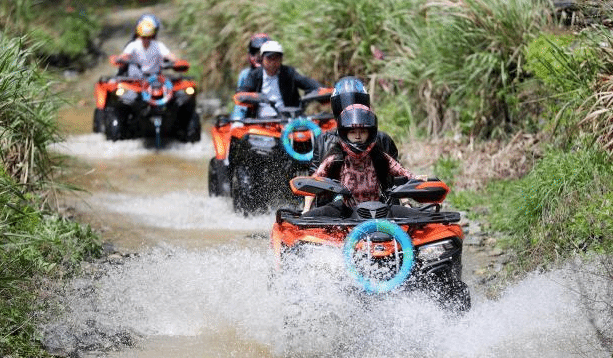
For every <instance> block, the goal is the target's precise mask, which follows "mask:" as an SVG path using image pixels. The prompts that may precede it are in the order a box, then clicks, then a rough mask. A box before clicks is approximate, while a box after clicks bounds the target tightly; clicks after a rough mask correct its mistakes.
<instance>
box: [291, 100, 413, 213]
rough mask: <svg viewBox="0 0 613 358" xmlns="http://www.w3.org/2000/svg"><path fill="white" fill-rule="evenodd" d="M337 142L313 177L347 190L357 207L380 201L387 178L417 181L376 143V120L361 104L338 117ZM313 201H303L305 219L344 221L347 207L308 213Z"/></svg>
mask: <svg viewBox="0 0 613 358" xmlns="http://www.w3.org/2000/svg"><path fill="white" fill-rule="evenodd" d="M337 130H338V138H339V140H338V141H337V142H336V143H334V145H333V146H332V147H331V148H330V150H329V151H328V153H327V154H326V157H325V158H324V160H323V161H322V163H321V165H320V166H319V167H318V168H317V170H316V171H315V173H313V176H316V177H326V178H332V179H337V180H339V181H340V182H341V184H343V185H344V186H346V187H347V188H348V189H349V190H350V191H351V193H352V194H353V198H354V199H355V200H356V203H360V202H364V201H376V200H380V197H381V193H382V192H383V191H384V190H385V189H387V188H388V187H389V183H390V178H394V177H399V176H404V177H407V178H409V179H414V178H418V177H417V176H416V175H414V174H413V173H411V172H410V171H408V170H407V169H405V168H403V167H402V165H400V163H398V161H396V160H395V159H394V158H392V157H391V156H390V155H389V154H387V153H385V152H384V150H383V148H382V147H381V145H380V144H379V143H378V141H377V133H378V120H377V116H376V115H375V113H374V112H373V111H372V110H371V109H370V108H369V107H367V106H365V105H363V104H352V105H349V106H348V107H346V108H345V109H344V110H343V111H342V112H341V113H340V115H339V116H338V125H337ZM313 199H314V198H313V197H306V198H305V206H304V210H303V215H304V216H332V217H339V216H340V217H347V216H349V215H350V214H351V208H350V203H347V202H345V201H344V200H336V201H332V202H331V203H328V204H326V205H324V206H321V207H317V208H315V209H312V210H310V209H311V205H312V203H313Z"/></svg>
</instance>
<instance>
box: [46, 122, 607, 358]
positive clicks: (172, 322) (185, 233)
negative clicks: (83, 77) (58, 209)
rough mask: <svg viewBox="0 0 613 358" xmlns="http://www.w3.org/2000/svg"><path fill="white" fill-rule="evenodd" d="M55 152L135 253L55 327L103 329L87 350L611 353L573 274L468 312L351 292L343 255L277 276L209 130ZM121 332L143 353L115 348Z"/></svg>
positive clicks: (78, 298) (98, 138)
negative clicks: (219, 181)
mask: <svg viewBox="0 0 613 358" xmlns="http://www.w3.org/2000/svg"><path fill="white" fill-rule="evenodd" d="M55 150H58V151H61V152H63V153H66V154H70V155H73V156H75V157H76V158H78V160H77V161H75V163H74V165H73V167H72V169H71V171H70V178H71V179H70V180H71V181H72V182H74V183H76V184H78V185H80V186H82V187H83V188H85V189H87V190H88V192H87V193H81V194H79V195H78V196H74V195H73V196H67V197H65V198H64V200H65V202H64V205H65V206H67V207H69V208H70V210H72V212H73V213H74V215H75V217H77V218H79V219H80V220H82V221H85V222H89V223H91V224H92V226H93V227H94V228H95V229H97V230H99V231H100V232H101V235H102V237H103V238H104V240H107V241H110V242H112V243H113V244H114V245H115V247H116V249H117V250H118V251H120V252H122V253H132V254H133V255H129V256H127V257H126V258H124V259H122V260H121V261H120V263H117V262H108V263H106V264H103V265H102V267H101V268H99V270H102V271H103V272H104V274H103V275H102V276H101V277H98V278H97V279H95V280H93V281H87V279H82V280H75V282H74V283H73V287H72V292H70V290H69V293H67V297H66V300H67V301H68V302H69V303H70V309H69V311H70V312H69V314H68V316H67V318H63V319H61V320H58V321H57V322H55V323H53V324H51V325H50V326H49V327H48V330H49V332H55V333H54V334H56V335H58V333H57V332H65V331H68V330H71V329H72V330H73V331H77V332H81V335H87V332H89V331H88V329H89V330H92V329H93V330H94V331H93V332H90V333H89V337H97V338H96V340H97V344H98V345H92V348H91V349H90V350H89V352H87V351H85V352H81V354H82V356H92V357H93V356H109V357H150V356H156V357H212V356H213V357H232V356H240V357H270V356H287V357H296V356H298V357H300V356H305V357H320V356H326V357H380V356H391V357H517V356H522V357H540V358H542V357H576V356H590V357H599V356H602V357H606V356H608V355H607V354H606V353H604V352H602V351H599V350H598V347H599V345H598V342H597V340H596V338H595V335H594V330H593V327H592V325H591V323H590V321H589V316H587V315H586V311H585V310H584V308H583V305H582V304H581V301H582V298H581V295H580V294H578V293H577V292H575V291H574V287H575V286H576V280H575V279H574V276H575V275H574V273H573V272H572V271H571V270H567V271H563V270H561V271H556V272H553V273H550V274H547V275H535V276H533V277H530V278H527V279H526V280H525V281H523V282H522V283H521V284H519V285H517V286H514V287H511V288H509V289H508V291H507V292H506V293H505V294H504V295H503V296H502V298H501V299H499V300H496V301H491V300H488V299H486V298H484V297H482V296H480V295H479V293H478V292H477V290H475V289H474V287H473V288H471V290H472V291H473V309H472V310H471V311H470V312H469V313H468V314H466V315H465V316H463V317H460V318H457V317H450V316H449V315H448V314H446V313H445V312H443V311H441V310H440V309H439V308H438V307H437V306H435V305H434V304H433V303H432V302H430V301H429V300H428V299H427V298H425V297H421V296H420V295H419V294H413V295H406V296H393V295H390V296H385V297H364V296H362V295H360V294H355V293H352V292H353V291H352V290H351V286H352V285H351V283H350V282H347V279H346V277H345V278H343V275H342V270H343V264H342V258H341V257H340V256H339V255H338V253H337V252H323V251H322V252H318V253H316V254H315V255H313V256H311V257H307V258H306V259H305V262H304V263H303V264H304V266H303V267H299V268H297V269H296V270H295V271H293V272H291V273H290V274H288V275H283V277H280V278H279V277H277V278H276V280H273V277H272V276H271V272H272V271H273V266H272V254H271V252H270V251H269V248H268V234H269V230H270V228H271V226H272V223H273V220H274V218H273V215H272V213H270V214H266V215H261V216H257V217H251V218H245V217H243V216H241V215H236V214H234V213H233V212H232V209H231V203H230V201H229V200H228V199H222V198H212V197H209V196H208V195H207V189H206V185H207V183H206V170H207V168H206V167H207V165H206V164H207V160H208V158H210V157H211V156H212V146H211V144H210V139H209V137H208V136H206V135H204V136H203V140H202V141H201V142H200V143H196V144H179V143H175V144H171V145H169V146H168V147H167V148H165V149H164V150H161V151H159V152H156V151H155V150H153V149H148V148H146V147H145V146H144V144H143V142H142V141H139V140H131V141H122V142H109V141H106V140H105V139H104V138H103V136H102V135H98V134H71V135H70V136H69V137H68V138H67V141H66V142H63V143H59V144H58V145H57V146H56V147H55ZM464 260H465V262H466V264H467V267H470V266H471V265H470V255H467V256H465V259H464ZM464 274H465V278H466V280H467V282H469V283H470V282H473V281H471V275H472V272H471V271H470V269H466V270H465V273H464ZM288 282H290V283H289V284H288ZM84 292H86V294H84ZM60 327H61V328H60ZM92 327H94V328H92ZM117 332H120V333H117ZM124 335H125V336H129V337H130V342H131V345H133V347H131V348H130V347H126V346H121V345H117V344H113V342H114V341H113V339H114V340H115V341H116V340H117V338H113V339H111V338H112V337H117V336H121V337H123V336H124ZM67 336H70V335H67ZM109 337H111V338H109ZM65 339H68V338H65ZM105 340H106V341H107V342H106V343H105ZM58 341H60V342H61V339H59V340H58ZM67 344H68V343H67ZM101 347H102V348H101ZM104 347H114V348H116V349H117V348H121V349H120V350H119V351H110V352H109V351H105V352H104V353H103V348H104ZM588 352H589V354H587V353H588Z"/></svg>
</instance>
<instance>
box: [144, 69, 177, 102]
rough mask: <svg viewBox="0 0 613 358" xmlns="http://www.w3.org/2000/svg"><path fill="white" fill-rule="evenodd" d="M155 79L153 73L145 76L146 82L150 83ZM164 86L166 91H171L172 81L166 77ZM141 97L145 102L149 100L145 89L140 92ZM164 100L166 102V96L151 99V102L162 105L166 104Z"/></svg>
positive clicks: (149, 97) (149, 96)
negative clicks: (147, 76)
mask: <svg viewBox="0 0 613 358" xmlns="http://www.w3.org/2000/svg"><path fill="white" fill-rule="evenodd" d="M156 80H157V76H155V75H153V76H149V78H147V82H149V83H150V84H153V82H155V81H156ZM164 88H166V90H167V91H169V92H172V82H171V81H170V79H168V78H167V79H166V81H164ZM142 97H143V101H145V102H149V101H150V100H151V95H150V94H149V93H147V92H146V91H143V92H142ZM166 102H168V98H166V96H164V97H162V98H160V99H158V100H155V101H153V104H155V105H156V106H159V107H161V106H163V105H165V104H166Z"/></svg>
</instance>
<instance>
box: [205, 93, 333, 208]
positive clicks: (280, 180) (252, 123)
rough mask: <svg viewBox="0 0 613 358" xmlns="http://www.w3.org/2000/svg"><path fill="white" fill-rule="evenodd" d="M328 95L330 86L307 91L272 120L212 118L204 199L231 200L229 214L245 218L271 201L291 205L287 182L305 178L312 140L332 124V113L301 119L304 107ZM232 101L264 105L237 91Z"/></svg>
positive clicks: (259, 98) (326, 99)
mask: <svg viewBox="0 0 613 358" xmlns="http://www.w3.org/2000/svg"><path fill="white" fill-rule="evenodd" d="M331 93H332V89H331V88H322V89H320V90H319V91H314V92H311V93H308V94H306V95H305V96H303V97H302V99H301V102H300V106H299V107H285V108H281V109H278V110H277V112H278V113H277V116H275V117H265V118H245V119H244V120H242V121H241V122H236V123H232V122H231V121H229V119H228V118H227V117H220V118H218V119H217V122H216V123H215V125H214V126H213V128H211V134H212V137H213V143H214V145H215V157H214V158H212V159H211V161H210V163H209V195H211V196H231V197H232V203H233V207H234V210H235V211H237V212H242V213H244V214H245V215H246V214H249V213H254V212H258V211H260V212H261V211H263V210H265V209H267V207H268V206H270V205H271V204H274V203H275V201H278V202H283V203H286V202H287V201H290V202H292V201H296V198H295V197H294V196H293V195H292V193H291V191H290V188H289V185H288V183H289V180H290V179H291V178H293V177H295V176H297V175H306V174H308V165H309V162H310V160H311V158H312V157H313V142H314V139H315V137H316V136H317V135H318V134H319V133H321V131H325V130H329V129H331V128H334V127H335V126H336V121H335V120H334V116H333V115H332V113H327V112H324V113H320V114H317V115H306V114H305V113H304V112H305V108H306V106H307V105H308V104H309V103H313V102H319V103H322V104H324V103H328V102H329V101H330V95H331ZM234 101H235V102H236V104H237V105H242V106H247V107H249V106H250V107H255V106H256V105H258V104H260V103H268V102H269V101H268V99H267V98H266V97H265V96H264V95H261V94H259V93H250V92H241V93H237V94H236V95H235V96H234ZM272 107H273V108H274V105H273V106H272ZM326 107H329V106H326Z"/></svg>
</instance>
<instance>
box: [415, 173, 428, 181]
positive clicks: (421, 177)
mask: <svg viewBox="0 0 613 358" xmlns="http://www.w3.org/2000/svg"><path fill="white" fill-rule="evenodd" d="M415 179H417V180H421V181H428V175H426V174H422V175H416V176H415Z"/></svg>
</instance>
